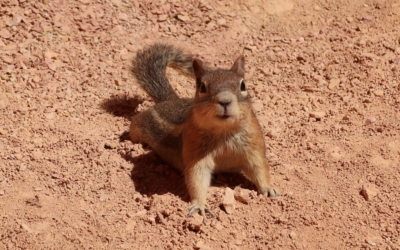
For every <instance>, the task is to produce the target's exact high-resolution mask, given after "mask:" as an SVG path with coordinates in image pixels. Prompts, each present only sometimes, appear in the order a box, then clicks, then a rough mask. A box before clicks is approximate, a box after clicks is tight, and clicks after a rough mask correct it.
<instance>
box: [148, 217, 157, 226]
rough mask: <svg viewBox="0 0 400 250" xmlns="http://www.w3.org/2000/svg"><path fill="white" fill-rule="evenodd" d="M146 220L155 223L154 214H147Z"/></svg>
mask: <svg viewBox="0 0 400 250" xmlns="http://www.w3.org/2000/svg"><path fill="white" fill-rule="evenodd" d="M146 221H147V222H148V223H150V224H155V223H156V218H155V217H154V216H148V217H147V219H146Z"/></svg>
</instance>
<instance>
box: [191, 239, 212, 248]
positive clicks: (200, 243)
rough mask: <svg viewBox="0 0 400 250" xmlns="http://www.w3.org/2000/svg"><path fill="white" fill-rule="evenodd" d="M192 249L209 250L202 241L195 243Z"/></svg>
mask: <svg viewBox="0 0 400 250" xmlns="http://www.w3.org/2000/svg"><path fill="white" fill-rule="evenodd" d="M194 249H196V250H211V248H210V247H209V246H207V245H205V244H204V242H203V241H202V240H200V241H198V242H196V245H195V246H194Z"/></svg>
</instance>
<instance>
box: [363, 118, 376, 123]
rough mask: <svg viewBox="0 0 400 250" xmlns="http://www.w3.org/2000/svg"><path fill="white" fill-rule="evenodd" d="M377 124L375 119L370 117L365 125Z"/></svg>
mask: <svg viewBox="0 0 400 250" xmlns="http://www.w3.org/2000/svg"><path fill="white" fill-rule="evenodd" d="M374 122H376V118H375V117H369V118H368V119H367V120H365V125H370V124H372V123H374Z"/></svg>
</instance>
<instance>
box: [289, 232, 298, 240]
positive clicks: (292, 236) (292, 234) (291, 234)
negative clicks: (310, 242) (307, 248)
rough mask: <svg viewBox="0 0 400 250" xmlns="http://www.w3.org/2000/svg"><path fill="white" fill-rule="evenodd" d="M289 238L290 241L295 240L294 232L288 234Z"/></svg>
mask: <svg viewBox="0 0 400 250" xmlns="http://www.w3.org/2000/svg"><path fill="white" fill-rule="evenodd" d="M289 237H290V238H291V239H292V240H294V239H296V237H297V234H296V232H294V231H291V232H290V233H289Z"/></svg>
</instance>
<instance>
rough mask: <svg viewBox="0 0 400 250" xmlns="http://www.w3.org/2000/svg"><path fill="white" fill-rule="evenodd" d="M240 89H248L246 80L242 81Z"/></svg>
mask: <svg viewBox="0 0 400 250" xmlns="http://www.w3.org/2000/svg"><path fill="white" fill-rule="evenodd" d="M240 91H246V84H245V83H244V80H242V82H241V83H240Z"/></svg>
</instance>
